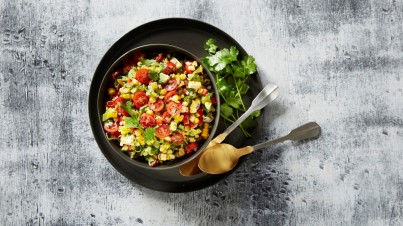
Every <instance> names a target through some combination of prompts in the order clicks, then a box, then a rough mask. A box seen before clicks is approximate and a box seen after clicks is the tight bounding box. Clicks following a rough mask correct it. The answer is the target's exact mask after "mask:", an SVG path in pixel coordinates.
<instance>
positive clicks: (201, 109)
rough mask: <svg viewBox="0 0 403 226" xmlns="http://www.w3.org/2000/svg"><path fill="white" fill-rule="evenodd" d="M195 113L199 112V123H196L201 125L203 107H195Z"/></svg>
mask: <svg viewBox="0 0 403 226" xmlns="http://www.w3.org/2000/svg"><path fill="white" fill-rule="evenodd" d="M197 113H199V123H198V125H199V126H201V125H202V123H203V108H201V107H200V108H199V109H197Z"/></svg>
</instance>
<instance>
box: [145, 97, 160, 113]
mask: <svg viewBox="0 0 403 226" xmlns="http://www.w3.org/2000/svg"><path fill="white" fill-rule="evenodd" d="M148 107H150V109H151V110H153V111H154V112H160V111H161V110H162V109H163V108H164V101H163V100H161V99H160V98H158V99H157V100H156V101H155V102H154V103H152V104H150V103H148Z"/></svg>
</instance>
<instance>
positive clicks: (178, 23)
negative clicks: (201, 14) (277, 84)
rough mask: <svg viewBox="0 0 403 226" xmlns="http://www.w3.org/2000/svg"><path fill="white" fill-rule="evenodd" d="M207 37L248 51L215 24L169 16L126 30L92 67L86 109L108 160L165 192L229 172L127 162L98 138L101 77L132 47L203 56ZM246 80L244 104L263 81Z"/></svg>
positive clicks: (234, 137) (240, 141)
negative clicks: (188, 171) (185, 171)
mask: <svg viewBox="0 0 403 226" xmlns="http://www.w3.org/2000/svg"><path fill="white" fill-rule="evenodd" d="M209 38H214V39H215V40H216V41H217V44H218V46H219V47H220V48H224V47H225V48H228V47H230V46H236V47H237V48H238V50H239V55H240V56H241V57H243V56H245V55H247V53H246V51H245V50H244V49H243V48H242V47H241V46H240V45H239V44H238V43H237V42H236V41H235V40H234V39H233V38H232V37H230V36H229V35H228V34H226V33H225V32H223V31H221V30H220V29H218V28H216V27H214V26H211V25H209V24H206V23H204V22H200V21H197V20H191V19H184V18H169V19H162V20H157V21H152V22H149V23H146V24H144V25H141V26H139V27H137V28H135V29H133V30H131V31H130V32H128V33H127V34H125V35H124V36H123V37H122V38H120V39H119V40H118V41H117V42H116V43H115V44H114V45H113V46H112V47H111V48H110V49H109V50H108V51H107V52H106V54H105V55H104V57H103V58H102V59H101V61H100V63H99V65H98V67H97V69H96V71H95V74H94V77H93V80H92V82H91V87H90V92H89V109H88V110H89V117H90V123H91V128H92V131H93V133H94V136H95V139H96V141H97V143H98V146H99V147H100V149H101V151H102V152H103V154H104V155H105V157H106V158H107V159H108V161H109V162H110V163H111V164H112V165H113V166H114V167H115V168H116V169H117V170H118V171H119V172H120V173H121V174H123V175H124V176H126V177H127V178H128V179H130V180H132V181H134V182H135V183H137V184H139V185H141V186H144V187H147V188H150V189H153V190H158V191H164V192H188V191H193V190H198V189H202V188H205V187H207V186H210V185H212V184H214V183H216V182H218V181H220V180H222V179H223V178H225V177H226V176H228V175H229V174H230V173H231V172H229V173H226V174H222V175H209V174H204V173H202V174H199V175H195V176H192V177H183V176H182V175H181V174H180V173H179V171H178V169H172V170H164V171H160V172H158V173H155V171H153V172H154V173H153V174H151V173H150V171H147V170H143V169H139V168H136V167H134V166H133V165H131V164H128V163H127V161H125V160H124V159H122V158H121V157H120V156H119V155H116V154H114V153H113V152H114V150H113V149H111V148H110V145H109V144H108V142H107V140H106V139H101V138H102V137H104V131H103V129H102V127H101V126H99V124H100V123H99V122H98V121H97V120H98V115H97V114H98V113H97V112H98V109H97V96H98V90H99V87H100V85H101V82H102V79H103V77H104V76H105V73H106V72H107V70H108V68H109V67H110V66H111V65H112V63H113V62H114V61H115V60H116V59H118V58H119V57H120V56H122V55H123V54H124V53H126V52H127V51H129V50H131V49H133V48H135V47H138V46H141V45H145V44H158V43H159V44H171V45H175V46H178V47H181V48H184V49H186V50H188V51H190V52H191V53H193V54H194V55H196V56H197V57H202V56H205V55H206V54H207V53H206V51H205V50H204V49H203V45H204V43H205V42H206V40H207V39H209ZM249 83H250V85H251V89H250V91H249V92H248V93H247V97H246V104H247V105H249V104H250V102H251V100H252V99H253V98H254V97H255V96H256V95H257V94H258V93H259V91H260V90H261V89H262V83H261V81H260V78H259V76H258V75H254V76H252V78H251V81H250V82H249ZM261 124H262V119H261V117H260V118H259V120H258V123H257V126H256V127H255V128H254V130H253V131H254V134H255V135H256V133H257V132H258V131H259V130H260V128H259V127H260V126H261ZM225 128H226V125H225V124H224V120H223V119H220V125H219V128H218V130H217V132H216V134H217V135H218V134H219V133H220V132H222V131H224V129H225ZM225 142H226V143H230V144H232V145H234V146H235V147H241V146H244V145H248V144H250V143H251V142H252V139H246V138H245V137H244V135H243V134H242V132H241V131H240V130H239V129H237V130H235V131H234V132H232V133H231V134H230V135H229V136H228V138H227V139H226V140H225ZM240 164H242V161H240ZM240 164H238V166H239V165H240Z"/></svg>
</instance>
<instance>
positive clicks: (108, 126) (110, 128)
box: [104, 122, 118, 133]
mask: <svg viewBox="0 0 403 226" xmlns="http://www.w3.org/2000/svg"><path fill="white" fill-rule="evenodd" d="M104 129H105V130H106V132H108V133H115V132H117V131H118V124H116V123H115V122H105V123H104Z"/></svg>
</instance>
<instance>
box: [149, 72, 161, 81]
mask: <svg viewBox="0 0 403 226" xmlns="http://www.w3.org/2000/svg"><path fill="white" fill-rule="evenodd" d="M148 77H149V78H151V79H152V80H154V81H158V80H159V79H160V73H158V72H156V71H153V70H149V74H148Z"/></svg>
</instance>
